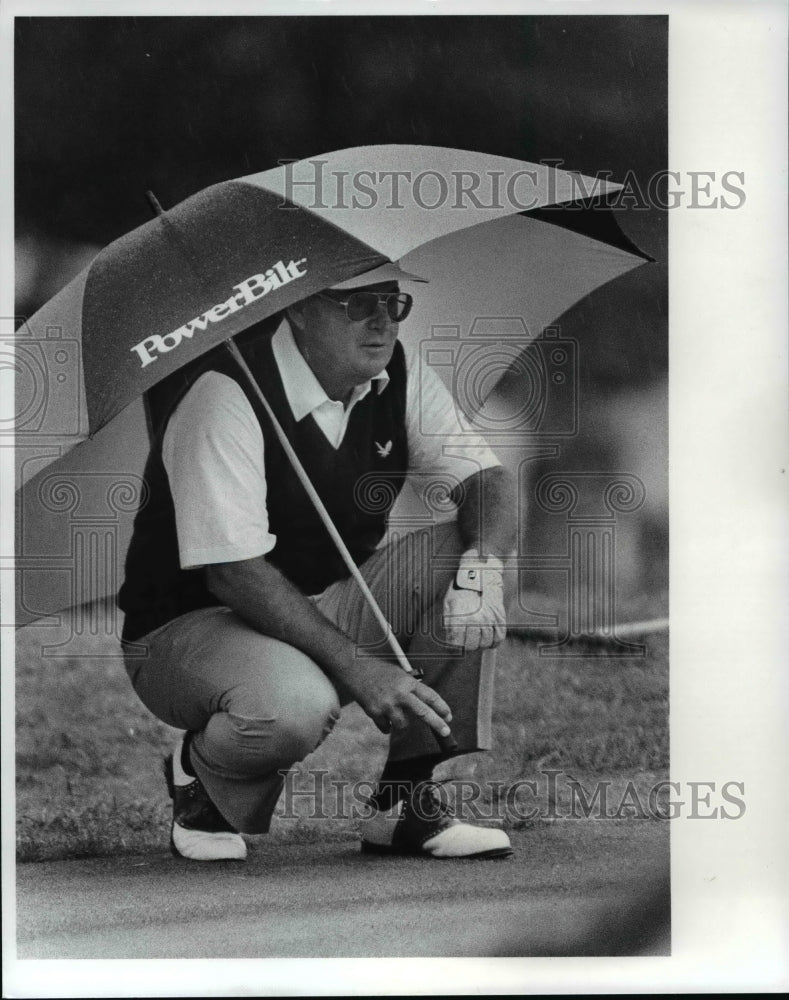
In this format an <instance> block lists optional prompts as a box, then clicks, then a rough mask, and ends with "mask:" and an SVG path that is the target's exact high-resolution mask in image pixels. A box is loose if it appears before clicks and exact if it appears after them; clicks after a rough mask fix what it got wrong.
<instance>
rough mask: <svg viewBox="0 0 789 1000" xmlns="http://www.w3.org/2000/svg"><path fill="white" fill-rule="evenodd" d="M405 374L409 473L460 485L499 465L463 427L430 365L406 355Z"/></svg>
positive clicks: (482, 440)
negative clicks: (455, 482) (442, 479)
mask: <svg viewBox="0 0 789 1000" xmlns="http://www.w3.org/2000/svg"><path fill="white" fill-rule="evenodd" d="M406 371H407V376H408V378H407V383H406V385H407V389H406V424H407V428H408V452H409V459H408V462H409V471H411V472H416V473H419V474H421V475H422V476H423V477H424V476H428V477H429V476H436V477H438V478H440V477H441V476H446V477H448V478H449V479H450V480H457V481H458V482H462V481H463V480H464V479H467V478H468V477H469V476H471V475H473V474H474V473H475V472H479V471H482V470H483V469H490V468H493V467H494V466H497V465H501V462H500V461H499V460H498V458H497V457H496V455H495V454H494V452H493V451H492V450H491V448H490V446H489V445H488V443H487V441H486V440H485V438H484V437H483V436H482V435H481V434H477V433H473V432H469V431H468V429H465V428H464V427H463V426H462V424H461V423H460V420H459V418H458V413H457V409H456V407H455V403H454V400H453V399H452V395H451V393H450V392H449V390H448V389H447V388H446V386H445V385H444V383H443V382H442V381H441V379H440V377H439V376H438V375H437V374H436V372H435V371H434V370H433V368H432V367H431V366H430V365H426V364H422V363H421V359H420V358H419V356H418V354H415V353H414V352H408V351H407V352H406ZM414 485H415V487H418V484H417V483H415V484H414Z"/></svg>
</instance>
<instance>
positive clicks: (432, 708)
mask: <svg viewBox="0 0 789 1000" xmlns="http://www.w3.org/2000/svg"><path fill="white" fill-rule="evenodd" d="M343 682H344V684H345V686H346V687H347V688H348V690H349V691H350V692H351V694H353V696H354V699H355V700H356V701H357V702H358V703H359V704H360V705H361V706H362V708H363V709H364V711H365V713H366V714H367V715H369V716H370V718H371V719H372V720H373V722H374V723H375V724H376V726H377V727H378V728H379V729H380V730H381V732H382V733H389V732H391V731H392V730H393V729H405V728H406V727H407V726H408V723H409V718H408V716H409V715H411V716H416V718H418V719H421V720H422V721H423V722H425V723H426V724H427V725H428V726H430V728H431V729H432V730H433V731H434V732H435V733H437V734H438V735H439V736H448V735H449V732H450V730H449V726H448V725H447V723H448V722H451V721H452V712H451V711H450V709H449V705H447V703H446V702H445V701H444V699H443V698H442V697H441V696H440V695H439V694H437V693H436V692H435V691H434V690H433V689H432V688H430V687H428V686H427V685H426V684H423V683H422V682H421V681H418V680H416V679H415V678H414V677H412V676H410V675H409V674H407V673H405V672H404V671H403V670H402V668H401V667H399V666H397V665H395V664H393V663H387V662H385V661H382V660H376V659H357V660H356V662H355V663H354V666H353V667H352V668H351V669H350V670H346V672H345V674H344V676H343Z"/></svg>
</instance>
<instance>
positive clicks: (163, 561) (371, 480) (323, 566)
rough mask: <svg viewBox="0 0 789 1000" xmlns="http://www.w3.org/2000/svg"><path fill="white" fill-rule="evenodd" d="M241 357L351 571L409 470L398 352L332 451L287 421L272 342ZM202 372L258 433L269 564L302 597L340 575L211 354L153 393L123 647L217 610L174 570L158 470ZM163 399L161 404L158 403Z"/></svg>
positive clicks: (274, 451) (254, 343) (310, 512)
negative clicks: (171, 428)
mask: <svg viewBox="0 0 789 1000" xmlns="http://www.w3.org/2000/svg"><path fill="white" fill-rule="evenodd" d="M242 350H243V353H244V355H245V357H246V360H247V363H248V364H249V366H250V368H251V369H252V372H253V374H254V375H255V378H256V380H257V382H258V384H259V386H260V387H261V389H262V390H263V393H264V395H265V397H266V399H267V400H268V402H269V404H270V405H271V407H272V409H273V410H274V412H275V414H276V415H277V418H278V420H279V421H280V423H281V424H282V426H283V428H284V430H285V433H286V435H287V437H288V440H289V441H290V443H291V444H292V445H293V447H294V448H295V450H296V453H297V455H298V456H299V458H300V459H301V461H302V464H303V465H304V467H305V469H306V471H307V474H308V475H309V477H310V480H311V481H312V484H313V485H314V487H315V488H316V490H317V491H318V494H319V496H320V497H321V499H322V500H323V502H324V504H325V506H326V508H327V510H328V511H329V514H330V515H331V518H332V520H333V521H334V524H335V525H336V527H337V529H338V531H339V532H340V535H341V536H342V538H343V541H344V542H345V544H346V545H347V546H348V549H349V550H350V552H351V555H352V556H353V559H354V562H355V563H356V564H357V565H361V563H363V562H364V561H365V560H366V559H367V558H368V557H369V556H370V555H371V554H372V552H373V551H374V550H375V548H376V546H377V545H378V543H379V542H380V540H381V538H382V537H383V535H384V532H385V531H386V525H387V519H388V515H389V511H390V509H391V507H392V505H393V504H394V501H395V499H396V498H397V495H398V494H399V492H400V490H401V489H402V486H403V482H404V479H405V474H406V469H407V467H408V444H407V435H406V424H405V397H406V391H405V390H406V370H405V358H404V354H403V349H402V346H401V345H400V344H399V343H398V344H397V345H396V347H395V351H394V354H393V356H392V360H391V361H390V363H389V365H388V366H387V372H388V374H389V384H388V386H387V387H386V388H385V389H384V390H383V391H382V392H381V393H379V392H378V389H377V387H376V385H375V383H373V386H372V389H371V391H370V392H369V393H368V394H367V396H366V397H365V398H364V399H363V400H361V401H360V402H358V403H357V404H356V405H355V406H354V408H353V410H352V411H351V416H350V419H349V421H348V426H347V429H346V433H345V437H344V438H343V441H342V444H341V445H340V447H339V448H337V449H335V448H333V447H332V445H331V444H330V443H329V442H328V441H327V440H326V438H325V436H324V434H323V432H322V431H321V429H320V428H319V427H318V425H317V424H316V423H315V420H314V418H313V417H312V415H311V414H310V415H308V416H307V417H305V418H304V419H303V420H301V421H299V422H298V423H297V422H296V421H295V419H294V417H293V413H292V411H291V409H290V405H289V404H288V401H287V398H286V396H285V390H284V388H283V385H282V380H281V378H280V376H279V370H278V368H277V364H276V362H275V360H274V354H273V350H272V346H271V337H270V336H269V335H265V336H261V337H258V338H257V340H255V339H252V340H248V341H247V343H246V345H245V346H243V347H242ZM206 370H212V371H219V372H221V373H222V374H225V375H228V376H229V377H230V378H233V379H234V381H236V382H237V384H238V385H239V386H240V387H241V389H242V390H243V391H244V393H245V395H246V396H247V399H248V400H249V402H250V404H251V406H252V408H253V410H254V412H255V415H256V416H257V419H258V422H259V423H260V427H261V430H262V432H263V439H264V449H265V467H266V490H267V497H266V501H265V503H266V508H267V512H268V518H269V530H270V531H271V532H272V533H273V534H274V535H276V536H277V542H276V546H275V547H274V549H273V550H272V551H271V552H270V553H269V554H268V556H267V558H268V560H269V561H270V562H271V563H273V564H274V565H275V566H277V567H278V568H279V569H280V570H281V571H282V572H283V574H284V575H285V576H287V577H288V579H290V580H291V581H292V582H293V583H294V584H295V585H296V586H297V587H298V588H299V589H300V590H301V591H302V592H303V593H305V594H316V593H320V591H322V590H323V589H324V588H325V587H327V586H329V584H331V583H334V582H335V581H336V580H340V579H343V578H345V577H347V576H348V575H349V574H348V570H347V569H346V567H345V565H344V563H343V561H342V559H341V557H340V555H339V553H338V552H337V550H336V548H335V546H334V543H333V542H332V540H331V538H330V536H329V534H328V532H327V530H326V528H325V527H324V526H323V524H322V523H321V521H320V519H319V517H318V515H317V513H316V512H315V510H314V508H313V506H312V503H311V501H310V499H309V497H308V496H307V494H306V492H305V490H304V487H303V486H302V485H301V483H300V482H299V481H298V478H297V477H296V474H295V472H294V471H293V469H292V467H291V465H290V462H289V460H288V458H287V455H286V454H285V452H284V449H283V448H282V445H281V444H280V442H279V440H278V438H277V437H276V434H275V432H274V429H273V426H272V424H271V421H270V419H269V417H268V415H267V414H266V412H265V410H264V409H263V407H262V406H261V404H260V402H259V401H258V399H257V397H256V396H255V394H254V392H253V391H252V389H251V388H250V387H249V386H248V384H247V382H246V379H245V378H244V377H243V376H242V375H241V373H240V372H239V370H238V368H237V367H236V365H235V362H234V361H233V360H232V358H231V357H230V356H229V355H227V353H226V352H216V353H214V352H212V356H211V359H210V361H209V362H208V363H204V364H203V365H202V366H201V367H199V368H197V369H194V370H193V371H192V373H191V374H186V375H184V376H181V378H180V381H179V382H176V384H175V386H172V385H171V386H170V387H165V388H164V390H163V391H162V390H160V392H159V394H158V400H157V408H158V423H159V428H158V430H157V429H156V428H154V439H153V444H152V447H151V453H150V456H149V458H148V462H147V465H146V469H145V480H146V484H147V487H148V491H149V492H148V498H147V501H146V502H145V503H144V504H143V505H142V506H141V508H140V510H139V511H138V513H137V516H136V518H135V521H134V531H133V535H132V541H131V545H130V546H129V551H128V554H127V557H126V578H125V581H124V584H123V587H122V588H121V591H120V594H119V596H118V604H119V606H120V607H121V609H122V610H123V611H124V613H125V616H126V617H125V622H124V628H123V638H124V639H125V640H127V641H134V640H135V639H139V638H140V637H142V636H144V635H146V634H147V633H148V632H151V631H153V629H155V628H158V627H159V626H161V625H164V624H166V623H167V622H169V621H171V620H172V619H173V618H177V617H179V616H180V615H183V614H186V613H187V612H188V611H194V610H196V609H198V608H203V607H211V606H213V605H217V604H218V603H219V602H218V600H217V599H216V598H215V597H214V595H213V594H212V593H211V592H210V591H209V590H208V588H207V587H206V584H205V572H204V570H203V569H202V568H200V569H194V570H182V569H181V567H180V561H179V556H178V543H177V534H176V525H175V511H174V507H173V500H172V494H171V492H170V486H169V481H168V477H167V473H166V471H165V468H164V463H163V461H162V440H163V437H164V431H165V429H166V426H167V420H168V419H169V416H170V414H172V412H173V411H174V409H175V407H176V405H177V404H178V402H180V400H181V399H182V398H183V396H184V395H185V393H186V391H188V389H189V388H190V387H191V385H192V384H193V383H194V381H195V380H196V378H197V377H199V375H200V374H202V373H203V372H204V371H206ZM163 392H164V396H169V398H165V399H163ZM379 446H380V447H379ZM382 452H383V453H384V454H382ZM261 502H263V501H261Z"/></svg>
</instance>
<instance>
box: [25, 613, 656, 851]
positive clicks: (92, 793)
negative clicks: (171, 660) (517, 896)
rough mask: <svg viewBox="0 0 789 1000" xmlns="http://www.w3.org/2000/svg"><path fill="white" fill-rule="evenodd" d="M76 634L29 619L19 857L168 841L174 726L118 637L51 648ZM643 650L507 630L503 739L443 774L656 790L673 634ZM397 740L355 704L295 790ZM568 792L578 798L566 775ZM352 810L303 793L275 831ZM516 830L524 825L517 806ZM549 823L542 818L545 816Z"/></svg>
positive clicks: (306, 835) (321, 828) (284, 833)
mask: <svg viewBox="0 0 789 1000" xmlns="http://www.w3.org/2000/svg"><path fill="white" fill-rule="evenodd" d="M663 613H664V612H663V611H662V610H661V608H660V607H659V606H658V605H657V604H656V602H655V601H654V600H652V599H650V598H648V597H640V598H638V599H636V600H633V601H631V602H630V604H629V606H628V607H626V608H623V607H621V606H620V608H619V615H620V618H621V619H622V620H624V619H631V620H632V619H636V618H637V619H642V618H647V617H657V616H660V615H661V614H663ZM67 632H68V623H65V624H64V625H63V626H62V627H61V628H60V630H53V629H52V628H43V627H29V628H26V629H23V630H21V631H20V632H19V633H18V642H17V687H16V712H17V757H16V764H17V854H18V858H19V860H21V861H35V860H44V859H55V858H67V857H71V858H74V857H88V856H101V855H109V854H112V855H117V854H118V853H124V852H125V853H137V852H142V851H150V850H161V849H162V848H163V847H165V846H166V844H167V841H168V837H169V800H168V799H167V794H166V791H165V788H164V782H163V780H162V778H161V759H162V757H163V755H164V753H165V752H166V751H167V749H168V748H169V747H170V745H171V743H172V741H173V738H174V736H175V735H176V734H175V731H174V730H172V729H170V728H169V727H168V726H166V725H164V724H163V723H161V722H159V721H158V720H157V719H155V718H154V717H153V716H152V715H151V714H150V713H149V712H148V711H147V710H146V709H145V708H144V707H143V706H142V704H141V703H139V702H138V700H137V698H136V696H135V695H134V692H133V691H132V689H131V685H130V684H129V681H128V679H127V677H126V673H125V671H124V668H123V662H122V660H121V659H120V656H119V655H118V649H117V646H116V645H115V643H114V642H113V641H111V640H108V639H106V638H105V639H95V640H92V641H89V640H88V639H85V640H84V652H85V655H81V656H79V657H78V658H77V657H68V658H54V657H44V656H42V653H41V648H42V646H43V645H47V644H50V645H51V644H53V643H55V642H57V641H58V637H59V636H60V635H61V633H63V634H67ZM646 646H647V650H646V656H645V657H643V658H624V659H617V658H611V657H608V656H604V655H603V656H601V655H599V653H600V652H601V649H600V648H589V649H586V650H583V649H579V648H576V649H575V651H576V652H581V653H585V654H586V655H582V656H577V657H574V658H571V659H568V658H556V657H547V658H546V657H541V656H540V655H539V650H538V646H537V644H536V643H535V642H533V641H524V640H523V639H519V638H518V637H517V636H516V637H514V638H511V639H508V640H507V642H506V643H505V645H504V646H503V647H502V649H501V650H500V653H499V657H498V668H497V675H496V700H495V707H494V735H495V748H494V750H493V751H492V752H491V753H488V754H478V755H475V756H473V757H469V758H462V759H458V760H455V761H450V762H447V763H446V764H445V765H443V768H442V772H441V773H440V775H439V776H441V777H445V778H448V779H453V778H454V779H459V778H472V779H474V780H475V781H477V782H479V783H481V785H482V787H483V789H485V791H484V794H483V797H482V799H481V800H480V801H481V802H490V801H492V799H493V798H495V797H496V794H497V793H496V791H495V788H494V786H493V785H491V784H490V783H491V782H495V781H499V782H503V783H504V784H505V786H509V785H511V784H512V783H514V782H516V781H518V780H520V779H535V778H536V779H538V784H539V788H538V794H537V799H538V800H541V801H543V804H544V800H545V796H546V795H547V796H549V797H550V794H552V793H550V792H548V791H547V789H545V788H544V785H545V780H544V777H543V772H544V771H545V769H558V770H561V771H562V772H563V775H564V774H569V775H572V776H573V777H577V778H578V779H579V780H580V781H582V782H583V783H584V784H585V785H586V784H587V783H589V782H592V781H594V780H596V779H600V778H605V779H606V780H609V781H611V783H612V789H614V790H615V792H614V798H615V800H617V795H619V796H620V797H621V792H622V790H623V789H624V788H625V787H626V785H627V782H628V781H633V782H635V785H636V786H637V787H638V788H639V789H646V788H648V786H650V785H651V784H652V783H653V782H654V781H655V780H656V779H657V778H660V777H664V776H665V775H666V771H667V767H668V749H669V740H668V637H667V636H666V635H665V634H656V635H653V636H650V637H649V639H648V640H647V641H646ZM384 754H385V739H384V738H383V737H382V736H381V735H380V734H379V733H378V731H377V730H376V729H375V728H374V726H373V725H372V723H370V722H369V721H368V720H367V719H366V718H365V717H364V715H363V713H362V712H361V710H360V709H359V708H358V707H357V706H350V707H349V708H347V709H346V710H345V711H344V712H343V718H342V720H341V722H340V724H339V725H338V727H337V728H336V729H335V731H334V733H333V734H332V736H331V737H330V738H329V739H328V740H327V741H326V743H325V744H324V745H323V746H322V747H320V748H319V749H318V750H317V751H316V752H315V753H314V754H312V755H311V756H310V757H309V758H308V759H307V760H306V761H305V762H302V763H301V764H299V765H297V767H296V769H295V772H294V776H293V787H294V788H295V789H298V788H304V787H309V785H310V782H312V781H314V778H313V777H312V776H311V775H314V773H315V772H316V771H317V770H323V771H326V772H328V773H327V775H326V776H325V778H324V779H323V780H324V781H325V782H327V783H328V782H331V781H332V779H345V780H346V781H349V782H353V781H357V780H366V779H369V778H373V777H375V775H376V773H377V771H378V769H379V768H380V766H381V765H382V763H383V759H384ZM562 782H563V784H561V785H560V786H559V788H558V792H557V793H556V794H558V796H559V797H560V798H561V797H562V796H565V797H566V795H567V786H566V781H565V779H564V777H562ZM345 795H346V798H345V799H344V800H343V802H341V803H340V804H341V805H342V806H343V808H342V809H341V810H340V817H339V818H333V819H330V820H328V821H320V822H319V821H317V820H315V819H314V818H312V819H311V818H309V817H308V816H307V815H306V813H307V810H308V808H309V806H308V803H307V802H306V801H305V799H304V797H301V798H298V797H297V799H296V800H295V801H294V803H293V808H292V810H290V811H289V814H288V815H287V816H286V815H285V814H284V813H285V811H286V805H287V803H286V802H285V801H284V800H283V801H281V802H280V804H279V806H278V815H277V818H276V819H275V821H274V823H273V825H272V831H271V834H270V835H271V836H273V837H275V838H287V839H289V840H316V839H322V840H325V839H327V838H331V839H335V838H338V839H339V838H344V837H347V836H348V835H349V834H351V832H352V830H353V829H354V828H355V827H354V822H353V819H352V818H350V815H351V809H350V803H349V801H348V800H347V796H348V793H347V792H346V793H345ZM503 816H504V819H505V825H507V826H514V827H517V826H522V825H524V823H528V822H531V821H526V820H523V819H521V818H519V814H515V815H512V814H510V813H507V812H506V811H505V813H504V814H503ZM537 822H541V820H537Z"/></svg>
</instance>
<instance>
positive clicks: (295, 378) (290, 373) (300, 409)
mask: <svg viewBox="0 0 789 1000" xmlns="http://www.w3.org/2000/svg"><path fill="white" fill-rule="evenodd" d="M271 348H272V350H273V352H274V359H275V361H276V362H277V367H278V368H279V374H280V378H281V379H282V387H283V389H284V390H285V396H286V398H287V400H288V403H289V404H290V408H291V410H292V412H293V416H294V417H295V419H296V421H297V422H298V421H299V420H303V419H304V418H305V417H306V416H308V414H310V413H312V412H313V410H316V409H317V408H318V407H319V406H322V405H323V404H324V403H325V402H327V401H329V402H331V400H329V397H328V396H327V395H326V390H325V389H324V388H323V386H322V385H321V384H320V382H319V381H318V380H317V378H316V377H315V373H314V372H313V370H312V369H311V368H310V366H309V365H308V364H307V362H306V361H305V360H304V355H303V354H302V353H301V351H300V350H299V348H298V346H297V344H296V340H295V338H294V336H293V331H292V330H291V327H290V323H289V322H288V321H287V319H284V318H283V320H282V322H281V323H280V325H279V326H278V327H277V330H276V332H275V334H274V336H273V338H272V340H271ZM373 382H375V384H376V388H377V390H378V393H379V394H380V393H382V392H383V391H384V389H385V388H386V387H387V385H388V384H389V373H388V372H387V371H386V369H385V368H384V370H383V371H382V372H379V374H378V375H374V376H373V378H371V379H368V380H367V381H366V382H362V383H361V384H360V385H357V386H356V387H355V388H354V390H353V393H352V395H351V404H350V405H351V406H353V405H354V404H355V403H358V402H359V400H360V399H364V397H365V396H366V395H367V393H368V392H369V391H370V389H371V387H372V383H373ZM349 408H350V407H349Z"/></svg>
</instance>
